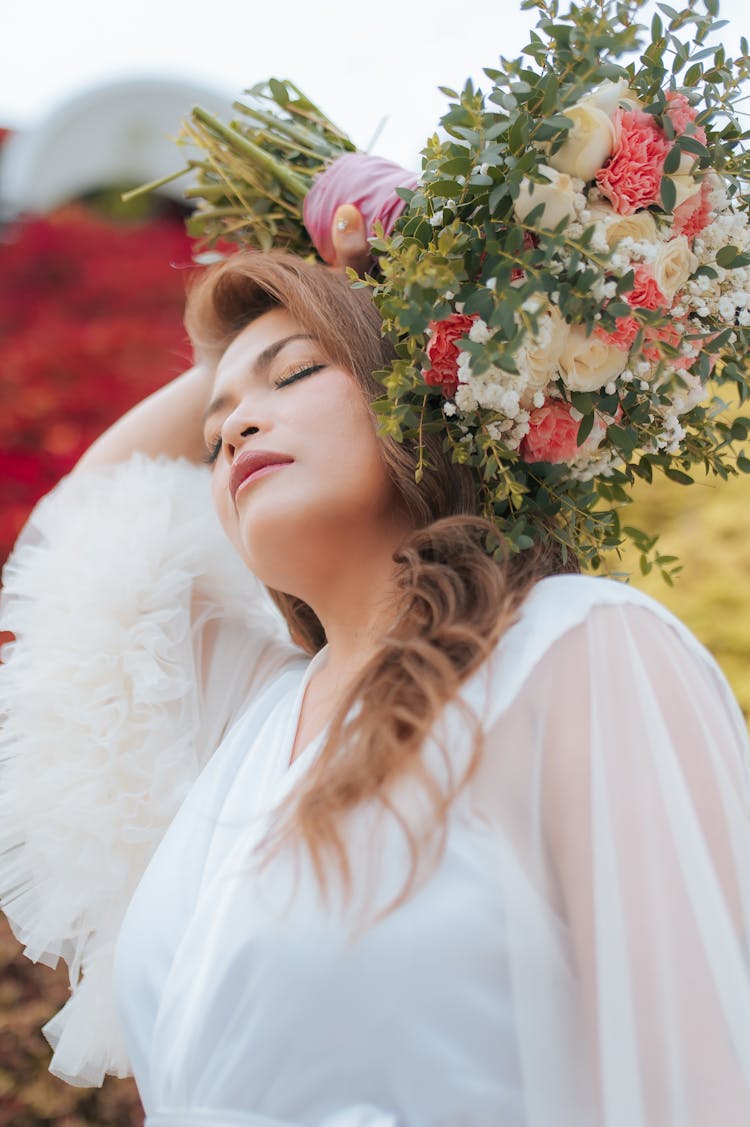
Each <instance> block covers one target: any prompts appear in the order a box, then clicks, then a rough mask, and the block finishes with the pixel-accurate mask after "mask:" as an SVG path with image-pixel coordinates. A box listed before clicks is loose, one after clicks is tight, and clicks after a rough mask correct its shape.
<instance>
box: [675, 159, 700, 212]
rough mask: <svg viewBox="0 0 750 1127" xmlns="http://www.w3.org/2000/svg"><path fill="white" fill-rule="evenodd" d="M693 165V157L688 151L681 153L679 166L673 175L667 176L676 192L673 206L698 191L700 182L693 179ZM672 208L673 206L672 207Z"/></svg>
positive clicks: (677, 205) (676, 205) (678, 204)
mask: <svg viewBox="0 0 750 1127" xmlns="http://www.w3.org/2000/svg"><path fill="white" fill-rule="evenodd" d="M694 167H695V157H694V156H691V155H690V153H683V154H682V156H681V157H680V166H679V168H678V169H677V171H676V172H675V173H673V175H671V176H670V177H669V179H670V180H671V181H672V183H673V184H674V186H675V191H676V192H677V199H676V200H675V202H674V206H675V208H677V207H679V206H680V204H681V203H684V202H685V200H689V199H690V197H691V196H694V195H695V193H696V192H699V191H700V187H701V186H700V182H699V181H698V180H696V179H695V176H694V175H693V171H692V170H693V168H694ZM672 210H674V208H673V209H672Z"/></svg>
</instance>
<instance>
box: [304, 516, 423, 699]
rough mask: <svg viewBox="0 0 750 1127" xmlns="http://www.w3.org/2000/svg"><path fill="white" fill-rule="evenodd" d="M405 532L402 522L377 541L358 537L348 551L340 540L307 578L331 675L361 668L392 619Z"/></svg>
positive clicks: (307, 596) (307, 595) (307, 597)
mask: <svg viewBox="0 0 750 1127" xmlns="http://www.w3.org/2000/svg"><path fill="white" fill-rule="evenodd" d="M404 535H405V530H404V529H403V528H398V529H395V528H394V530H393V533H392V535H390V536H381V537H379V539H378V542H377V543H370V542H367V543H364V542H362V541H361V540H360V541H359V542H358V543H357V545H356V548H355V546H354V545H351V544H349V545H348V546H347V550H346V551H341V548H340V546H339V549H338V551H337V553H336V558H335V559H331V560H330V561H329V562H328V563H327V564H325V563H324V564H323V566H321V567H319V568H318V569H317V577H316V578H317V581H316V582H312V583H307V584H306V587H307V591H306V593H305V594H303V595H302V598H304V599H305V602H307V603H308V605H309V606H310V607H312V609H313V610H314V611H315V613H316V615H317V616H318V618H319V619H320V622H321V623H322V625H323V628H324V630H325V633H326V638H327V640H328V658H327V662H326V668H327V671H328V673H329V675H331V674H334V673H335V674H337V675H338V677H343V676H350V675H351V674H352V673H353V672H355V671H356V670H357V669H359V668H361V666H362V665H364V664H365V662H366V661H367V660H368V659H369V658H370V657H371V656H372V654H373V653H374V652H375V651H376V649H377V648H378V641H379V638H380V637H382V635H383V633H384V632H385V631H386V630H387V629H388V628H389V626H390V625H391V622H392V619H393V614H394V610H395V597H396V585H395V576H396V565H395V564H394V562H393V553H394V552H395V551H396V549H397V547H398V545H399V544H400V543H401V541H402V540H403V537H404ZM321 562H322V561H321ZM308 578H309V579H312V578H313V577H312V576H308Z"/></svg>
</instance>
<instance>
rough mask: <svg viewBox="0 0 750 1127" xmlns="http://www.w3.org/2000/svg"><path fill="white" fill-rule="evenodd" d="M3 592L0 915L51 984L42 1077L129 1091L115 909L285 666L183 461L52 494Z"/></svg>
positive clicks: (277, 640)
mask: <svg viewBox="0 0 750 1127" xmlns="http://www.w3.org/2000/svg"><path fill="white" fill-rule="evenodd" d="M3 588H4V589H3V594H2V614H1V616H0V623H1V624H2V626H1V628H2V629H4V630H9V631H12V632H13V633H15V635H16V638H17V641H16V642H15V643H13V644H10V645H7V646H6V647H4V649H3V654H2V658H3V662H4V664H3V665H0V717H1V718H2V724H1V726H0V897H1V899H2V905H3V909H4V911H5V912H6V914H7V916H8V918H9V920H10V923H11V926H12V928H13V929H14V931H15V934H16V935H17V936H18V938H19V939H20V940H21V941H22V942H23V943H24V944H25V947H26V954H27V955H28V956H29V957H30V958H32V959H35V960H40V961H42V962H46V963H48V964H49V965H51V966H54V965H55V964H56V962H57V959H58V957H59V956H60V955H63V956H64V957H65V959H66V961H67V962H68V963H69V966H70V977H71V987H72V990H73V993H72V997H71V999H70V1001H69V1002H68V1003H67V1005H66V1006H65V1007H64V1009H63V1010H62V1011H61V1012H60V1013H59V1014H58V1015H57V1016H56V1017H55V1018H53V1020H52V1021H51V1022H50V1023H49V1024H48V1025H47V1026H46V1027H45V1033H46V1035H47V1037H48V1038H49V1039H50V1040H51V1042H52V1043H53V1044H56V1045H57V1051H56V1053H55V1056H54V1058H53V1065H52V1069H53V1071H54V1072H56V1073H57V1075H59V1076H62V1077H63V1078H64V1079H68V1080H70V1081H72V1082H74V1083H81V1084H100V1083H101V1081H102V1078H103V1076H104V1073H105V1072H112V1073H114V1074H115V1075H120V1076H122V1075H127V1074H128V1072H129V1064H128V1053H127V1050H126V1047H125V1045H124V1044H123V1042H122V1038H121V1035H120V1032H119V1030H120V1023H119V1021H118V1020H117V1017H116V1014H115V1012H114V1008H113V1000H112V986H111V966H112V954H113V948H114V940H115V938H116V936H117V932H118V930H119V927H120V923H121V921H122V916H123V913H124V910H125V907H126V906H127V903H128V900H129V899H130V896H131V895H132V893H133V890H134V888H135V886H136V884H137V883H138V880H139V878H140V876H141V873H142V872H143V869H144V868H145V866H146V863H147V862H148V859H149V857H150V856H151V854H152V852H153V850H154V848H155V846H156V844H157V843H158V841H159V839H160V838H161V836H162V835H163V833H164V830H165V829H166V827H167V825H168V824H169V822H170V821H171V819H172V817H173V816H174V813H175V811H176V810H177V808H178V806H179V805H180V802H181V801H182V799H183V798H184V796H185V794H186V793H187V792H188V790H189V789H190V786H191V785H192V783H193V782H194V780H195V778H196V777H197V775H198V773H199V771H200V768H201V767H202V766H203V764H204V763H205V761H206V760H207V758H208V757H209V755H210V754H211V752H212V751H213V750H214V749H215V748H216V745H217V744H218V743H219V741H220V739H221V736H222V734H223V731H224V728H225V727H226V725H227V724H228V723H229V722H230V721H231V719H232V717H233V716H234V714H235V713H236V711H237V709H238V707H239V706H240V705H241V704H242V703H243V702H244V700H245V699H246V697H247V695H248V693H250V694H252V693H253V692H256V691H258V689H259V688H260V686H261V685H262V684H263V682H264V680H265V679H267V678H269V677H273V676H274V674H275V672H276V671H277V670H278V669H279V668H281V667H283V664H284V663H285V662H286V661H288V660H289V659H290V657H292V658H294V659H296V658H297V657H298V656H299V655H298V651H294V650H293V648H292V647H291V646H290V644H289V642H288V635H287V633H286V627H285V625H284V623H283V621H282V620H281V617H280V616H279V615H278V613H277V612H276V610H275V608H273V605H272V604H271V602H270V600H269V599H268V597H267V595H266V594H265V591H264V590H263V589H262V588H261V587H260V585H259V584H258V583H257V582H256V580H255V579H254V578H253V576H251V575H250V574H249V573H248V571H247V569H246V568H244V567H243V566H242V564H241V562H240V561H239V559H238V558H237V557H236V554H235V553H234V551H233V550H232V549H231V548H230V546H229V544H228V541H227V540H226V537H225V536H224V533H223V532H222V530H221V528H220V527H219V524H218V521H217V520H216V519H215V517H214V516H213V512H212V509H211V505H210V499H209V493H208V473H207V471H206V470H205V469H203V468H197V467H195V466H192V465H190V464H189V463H188V462H184V461H180V462H172V461H168V460H166V459H164V460H160V461H156V462H154V461H150V460H148V459H146V458H144V457H141V456H136V457H134V458H133V460H132V461H131V462H129V463H128V464H127V465H124V466H117V467H113V468H112V469H111V470H107V471H100V472H97V473H95V474H94V473H92V474H81V475H73V476H72V477H70V478H67V479H65V480H64V481H63V482H61V484H60V485H59V486H58V487H57V488H56V489H55V490H54V491H53V492H52V493H51V494H50V495H49V496H48V497H47V498H45V499H44V500H43V501H42V502H40V504H39V505H38V506H37V508H36V509H35V511H34V513H33V514H32V516H31V518H30V520H29V522H28V524H27V525H26V527H25V529H24V532H23V533H22V535H21V537H20V539H19V541H18V544H17V545H16V547H15V549H14V552H13V554H12V556H11V558H10V560H9V561H8V563H7V564H6V567H5V569H4V572H3ZM81 974H83V978H82V979H81Z"/></svg>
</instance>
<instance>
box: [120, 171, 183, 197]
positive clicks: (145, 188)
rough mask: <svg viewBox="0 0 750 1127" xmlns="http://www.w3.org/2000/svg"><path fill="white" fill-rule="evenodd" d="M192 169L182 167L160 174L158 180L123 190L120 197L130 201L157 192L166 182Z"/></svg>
mask: <svg viewBox="0 0 750 1127" xmlns="http://www.w3.org/2000/svg"><path fill="white" fill-rule="evenodd" d="M190 171H192V170H191V169H190V168H189V167H188V168H181V169H180V170H179V172H170V174H169V175H168V176H160V177H159V179H158V180H152V181H151V182H150V183H149V184H141V185H139V187H137V188H131V189H130V191H129V192H123V193H122V195H121V196H120V199H121V200H122V201H123V203H128V201H129V200H136V199H138V197H139V196H145V195H146V193H147V192H155V191H156V190H157V189H158V188H163V187H164V185H165V184H171V183H172V181H173V180H179V178H180V177H181V176H184V175H185V174H186V173H187V172H190Z"/></svg>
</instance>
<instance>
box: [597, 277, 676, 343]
mask: <svg viewBox="0 0 750 1127" xmlns="http://www.w3.org/2000/svg"><path fill="white" fill-rule="evenodd" d="M633 283H634V284H633V288H632V290H631V291H630V293H627V294H626V295H625V297H626V298H627V301H628V303H629V304H630V305H632V306H633V308H634V309H666V308H667V306H668V305H669V302H668V301H667V299H666V297H665V296H664V294H663V293H662V292H661V290H660V289H659V287H658V285H657V284H656V279H655V278H654V276H653V274H652V273H651V271H650V270H649V268H648V266H636V267H635V270H634V271H633ZM615 324H616V328H615V329H613V330H612V331H611V332H607V331H606V329H602V328H600V327H597V328H596V329H595V330H594V334H595V336H597V337H598V338H599V339H600V340H603V341H606V343H607V344H611V345H613V346H614V347H615V348H620V349H622V351H623V352H630V349H631V348H632V347H633V342H634V341H635V338H636V337H637V336H638V333H639V332H640V328H641V323H640V321H638V320H637V319H636V318H635V317H618V318H617V320H616V322H615Z"/></svg>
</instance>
